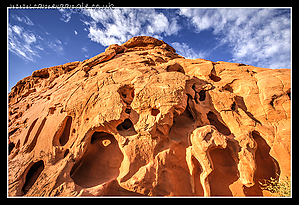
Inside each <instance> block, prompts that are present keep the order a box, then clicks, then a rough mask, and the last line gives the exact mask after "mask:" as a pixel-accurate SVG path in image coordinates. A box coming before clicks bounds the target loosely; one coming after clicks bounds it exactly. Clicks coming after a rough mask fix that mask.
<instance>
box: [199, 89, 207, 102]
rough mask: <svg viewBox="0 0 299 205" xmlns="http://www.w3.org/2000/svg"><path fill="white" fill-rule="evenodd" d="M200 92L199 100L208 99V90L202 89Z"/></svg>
mask: <svg viewBox="0 0 299 205" xmlns="http://www.w3.org/2000/svg"><path fill="white" fill-rule="evenodd" d="M198 94H199V101H204V100H205V99H206V90H201V91H200V92H199V93H198Z"/></svg>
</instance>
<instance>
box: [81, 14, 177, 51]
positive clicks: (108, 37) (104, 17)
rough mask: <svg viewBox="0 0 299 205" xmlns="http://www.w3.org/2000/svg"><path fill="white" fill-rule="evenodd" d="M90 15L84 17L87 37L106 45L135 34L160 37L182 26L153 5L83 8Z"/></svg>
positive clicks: (125, 39) (120, 41)
mask: <svg viewBox="0 0 299 205" xmlns="http://www.w3.org/2000/svg"><path fill="white" fill-rule="evenodd" d="M83 14H84V15H86V16H88V17H90V18H91V20H90V21H84V24H85V25H87V26H88V27H89V28H88V31H89V34H88V37H89V38H90V39H91V40H92V41H94V42H97V43H100V44H102V45H103V46H108V45H111V44H115V43H117V44H122V43H124V42H125V41H127V40H128V39H129V38H131V37H133V36H136V35H150V36H154V37H158V38H160V39H162V38H163V36H170V35H176V34H177V33H178V31H179V30H180V29H181V27H180V26H179V25H178V23H177V20H176V19H175V18H171V19H168V18H167V17H166V16H165V15H164V14H163V13H161V12H156V11H155V10H154V9H113V10H95V9H86V10H83Z"/></svg>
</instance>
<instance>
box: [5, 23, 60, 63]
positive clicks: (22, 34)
mask: <svg viewBox="0 0 299 205" xmlns="http://www.w3.org/2000/svg"><path fill="white" fill-rule="evenodd" d="M49 36H50V35H49V33H45V34H44V35H43V37H42V36H40V35H38V34H37V32H35V31H34V30H29V29H28V28H27V29H26V28H25V27H22V26H20V25H8V49H9V51H10V52H12V53H14V54H15V55H17V56H18V57H20V58H22V59H23V60H24V61H25V62H26V63H28V62H30V61H31V62H36V59H37V58H40V57H41V56H40V52H42V51H44V52H46V50H47V49H50V50H52V51H54V52H56V53H58V54H60V55H62V54H63V51H64V47H63V45H62V42H61V41H60V40H58V39H55V38H52V37H49Z"/></svg>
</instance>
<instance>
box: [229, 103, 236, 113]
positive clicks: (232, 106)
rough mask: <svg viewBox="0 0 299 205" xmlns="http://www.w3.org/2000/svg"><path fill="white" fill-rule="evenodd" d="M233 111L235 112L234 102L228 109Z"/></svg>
mask: <svg viewBox="0 0 299 205" xmlns="http://www.w3.org/2000/svg"><path fill="white" fill-rule="evenodd" d="M230 108H231V109H232V110H233V111H236V103H235V102H234V103H233V104H232V105H231V107H230Z"/></svg>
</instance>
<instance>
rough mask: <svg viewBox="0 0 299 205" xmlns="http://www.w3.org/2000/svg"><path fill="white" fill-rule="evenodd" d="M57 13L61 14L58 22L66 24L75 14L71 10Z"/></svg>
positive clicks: (60, 10) (62, 10)
mask: <svg viewBox="0 0 299 205" xmlns="http://www.w3.org/2000/svg"><path fill="white" fill-rule="evenodd" d="M58 11H59V12H60V13H61V14H62V17H61V18H60V20H61V21H63V22H65V23H68V22H69V21H70V20H71V17H72V14H73V13H75V11H73V10H72V9H58Z"/></svg>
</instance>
